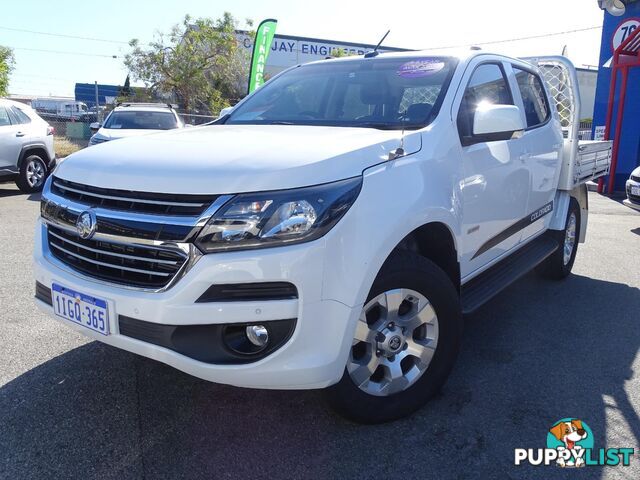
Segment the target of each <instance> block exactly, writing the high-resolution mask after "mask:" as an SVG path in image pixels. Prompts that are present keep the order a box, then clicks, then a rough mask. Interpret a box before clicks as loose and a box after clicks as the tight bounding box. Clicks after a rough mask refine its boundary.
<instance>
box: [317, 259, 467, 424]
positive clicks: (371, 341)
mask: <svg viewBox="0 0 640 480" xmlns="http://www.w3.org/2000/svg"><path fill="white" fill-rule="evenodd" d="M461 337H462V314H461V310H460V299H459V296H458V292H457V291H456V289H455V288H454V286H453V284H452V283H451V280H450V279H449V277H448V276H447V275H446V274H445V272H444V271H442V270H441V269H440V268H439V267H438V266H436V265H435V264H434V263H433V262H431V261H430V260H427V259H425V258H424V257H421V256H419V255H417V254H414V253H410V252H406V251H400V252H397V253H394V254H393V255H392V256H391V257H390V258H389V259H388V260H387V261H386V262H385V264H384V266H383V267H382V269H381V270H380V272H379V273H378V276H377V278H376V280H375V281H374V283H373V286H372V287H371V291H370V292H369V296H368V298H367V301H366V303H365V306H364V308H363V309H362V314H361V316H360V319H359V321H358V324H357V327H356V333H355V338H354V339H353V343H352V347H351V351H350V352H349V359H348V361H347V366H346V368H345V371H344V374H343V376H342V378H341V380H340V381H339V382H338V383H337V384H335V385H333V386H331V387H329V388H328V389H326V390H325V393H326V397H327V400H328V402H329V404H330V405H331V406H332V407H333V408H334V409H335V410H336V411H337V412H338V413H339V414H341V415H342V416H344V417H346V418H348V419H350V420H353V421H355V422H358V423H382V422H388V421H392V420H395V419H398V418H401V417H404V416H406V415H409V414H411V413H413V412H414V411H416V410H417V409H419V408H420V407H422V406H423V405H424V404H425V403H426V402H427V401H428V400H429V399H430V398H431V397H433V396H434V395H435V394H436V393H437V392H438V391H439V390H440V388H441V387H442V385H444V383H445V381H446V379H447V377H448V376H449V373H450V372H451V369H452V368H453V364H454V362H455V359H456V357H457V354H458V350H459V346H460V339H461Z"/></svg>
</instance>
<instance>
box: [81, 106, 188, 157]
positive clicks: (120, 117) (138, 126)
mask: <svg viewBox="0 0 640 480" xmlns="http://www.w3.org/2000/svg"><path fill="white" fill-rule="evenodd" d="M183 127H184V122H183V121H182V119H181V118H180V116H179V115H178V114H177V113H176V111H175V110H174V109H173V107H172V106H171V105H169V104H164V103H122V104H120V105H118V106H117V107H116V108H114V109H113V110H112V111H111V112H110V113H109V115H108V116H107V118H106V119H105V120H104V122H103V123H99V122H94V123H92V124H91V130H92V131H93V132H95V133H94V134H93V135H92V136H91V138H90V139H89V146H91V145H97V144H98V143H104V142H108V141H109V140H117V139H119V138H127V137H137V136H140V135H148V134H150V133H158V132H162V131H165V130H172V129H174V128H183Z"/></svg>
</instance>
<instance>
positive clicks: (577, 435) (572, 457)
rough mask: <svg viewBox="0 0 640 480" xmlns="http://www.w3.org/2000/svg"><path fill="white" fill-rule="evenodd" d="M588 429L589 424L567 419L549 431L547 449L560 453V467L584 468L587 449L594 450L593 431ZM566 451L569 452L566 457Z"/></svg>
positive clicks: (557, 462) (557, 461)
mask: <svg viewBox="0 0 640 480" xmlns="http://www.w3.org/2000/svg"><path fill="white" fill-rule="evenodd" d="M587 429H589V427H588V426H587V424H586V423H584V422H583V421H581V420H578V419H577V418H574V419H568V418H565V419H563V420H560V421H559V422H558V423H556V424H555V425H554V426H553V427H551V428H550V429H549V434H548V436H547V448H555V449H556V450H557V451H558V454H559V455H558V459H557V460H556V464H557V465H558V466H560V467H575V468H579V467H584V465H585V458H584V452H585V448H588V449H591V448H593V436H592V435H591V430H590V429H589V431H587ZM550 437H551V438H550ZM565 451H568V453H569V455H566V453H564V452H565ZM563 453H564V454H563Z"/></svg>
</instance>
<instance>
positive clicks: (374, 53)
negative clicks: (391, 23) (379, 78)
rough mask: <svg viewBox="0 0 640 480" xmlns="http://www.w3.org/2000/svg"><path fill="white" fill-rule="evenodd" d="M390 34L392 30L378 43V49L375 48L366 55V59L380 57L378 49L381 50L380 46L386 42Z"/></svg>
mask: <svg viewBox="0 0 640 480" xmlns="http://www.w3.org/2000/svg"><path fill="white" fill-rule="evenodd" d="M390 33H391V30H387V33H385V34H384V37H382V39H381V40H380V41H379V42H378V44H377V45H376V48H374V49H373V50H372V51H371V52H367V53H365V54H364V58H373V57H377V56H378V55H379V53H378V48H380V45H382V42H384V39H385V38H387V35H389V34H390Z"/></svg>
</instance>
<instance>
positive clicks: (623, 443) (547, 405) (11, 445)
mask: <svg viewBox="0 0 640 480" xmlns="http://www.w3.org/2000/svg"><path fill="white" fill-rule="evenodd" d="M590 207H591V212H590V222H589V228H588V234H587V243H586V244H581V245H580V248H579V250H578V256H577V260H576V264H575V267H574V273H573V275H571V276H570V277H569V278H568V279H567V280H565V281H563V282H550V281H546V280H542V279H539V278H538V277H536V275H535V274H533V273H532V274H529V275H527V276H526V277H525V278H523V279H522V280H520V281H519V282H517V283H516V284H514V285H512V286H511V287H509V288H508V289H507V290H506V291H504V292H503V293H502V294H501V295H500V296H499V297H497V298H495V299H494V300H493V301H491V302H490V303H489V304H487V305H485V306H484V307H482V308H481V310H480V311H478V312H477V313H475V314H474V315H472V316H469V317H467V318H466V331H465V337H464V342H463V348H462V353H461V355H460V358H459V360H458V363H457V365H456V368H455V370H454V372H453V374H452V376H451V378H450V380H449V382H448V383H447V384H446V385H445V387H444V389H443V390H442V392H441V394H440V395H439V396H438V397H437V398H436V399H434V400H433V401H432V402H431V403H430V404H429V405H428V406H427V407H425V408H423V409H422V410H421V411H419V412H418V413H416V414H415V415H413V416H412V417H410V418H407V419H404V420H401V421H397V422H394V423H391V424H386V425H378V426H361V425H356V424H353V423H350V422H348V421H345V420H343V419H342V418H340V417H338V416H336V415H335V414H333V413H332V412H331V411H330V410H329V409H328V407H327V406H326V404H325V403H324V401H323V398H322V395H321V393H320V392H318V391H301V392H290V391H289V392H281V391H261V390H246V389H240V388H234V387H228V386H224V385H215V384H211V383H207V382H205V381H201V380H198V379H196V378H193V377H190V376H188V375H186V374H184V373H181V372H179V371H177V370H174V369H173V368H170V367H168V366H166V365H163V364H161V363H157V362H154V361H151V360H147V359H145V358H141V357H138V356H135V355H133V354H130V353H126V352H123V351H120V350H117V349H115V348H112V347H108V346H105V345H102V344H100V343H98V342H93V341H88V340H87V339H86V338H84V337H83V336H81V335H79V334H77V333H74V332H73V331H72V330H70V329H67V328H66V327H64V326H63V325H61V324H59V323H57V322H55V321H54V320H52V319H50V318H48V317H47V316H46V315H44V314H42V313H40V311H39V310H37V309H36V307H35V305H34V302H33V290H34V281H33V278H32V268H31V250H32V248H33V228H34V222H35V220H36V218H37V215H38V208H39V204H38V196H37V195H32V196H28V195H23V194H20V192H19V191H18V190H17V189H16V188H15V187H14V186H13V184H10V183H6V184H0V245H2V250H1V251H2V261H1V263H0V268H1V270H0V478H1V479H40V478H42V479H63V478H81V479H93V478H100V479H112V478H113V479H118V480H126V479H142V478H146V479H160V478H176V479H177V478H180V479H205V478H206V479H219V478H290V479H298V478H300V479H306V478H310V479H325V478H327V479H333V478H335V479H347V478H376V479H386V478H400V477H403V478H421V479H423V478H424V479H427V478H438V479H440V480H446V479H467V478H469V479H472V478H483V479H498V478H514V479H531V478H544V479H550V478H569V477H571V478H582V479H584V478H606V479H614V478H627V479H638V478H640V452H639V446H640V418H639V417H640V355H638V350H639V348H640V289H639V288H640V214H638V213H636V212H633V211H631V210H630V209H628V208H626V207H624V206H622V205H621V204H620V203H619V202H618V201H615V200H611V199H609V198H606V197H600V196H598V195H597V194H593V193H592V194H590ZM564 417H578V418H580V419H582V420H583V421H584V422H586V423H588V425H589V426H590V427H591V430H592V432H593V435H594V440H595V448H622V447H632V448H635V449H636V454H635V455H634V456H633V457H632V459H631V465H630V466H628V467H622V466H616V467H586V468H584V469H581V470H582V471H580V472H568V471H566V470H562V469H560V468H558V467H555V466H546V467H545V466H538V467H534V466H515V465H514V449H515V448H544V447H545V442H546V437H547V432H548V429H549V428H550V427H551V426H552V425H553V423H555V422H556V421H557V420H559V419H561V418H564Z"/></svg>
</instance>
